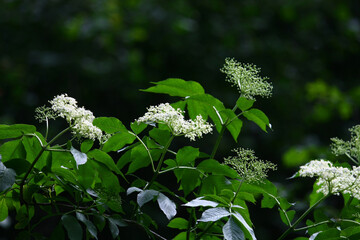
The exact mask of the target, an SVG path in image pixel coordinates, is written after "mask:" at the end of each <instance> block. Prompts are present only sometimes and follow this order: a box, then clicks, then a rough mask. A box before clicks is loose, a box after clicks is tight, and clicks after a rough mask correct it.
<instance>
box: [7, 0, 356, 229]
mask: <svg viewBox="0 0 360 240" xmlns="http://www.w3.org/2000/svg"><path fill="white" fill-rule="evenodd" d="M0 31H1V34H0V122H1V123H2V124H11V123H20V122H21V123H30V124H35V123H36V122H35V119H34V118H33V112H34V109H35V108H36V107H37V106H40V105H44V104H46V103H47V101H48V100H49V99H52V98H53V96H55V95H58V94H61V93H68V94H69V96H72V97H74V98H76V99H77V100H78V102H79V105H80V106H83V105H84V106H85V107H86V108H87V109H91V110H92V111H93V112H94V114H95V116H115V117H118V118H119V119H121V120H122V121H123V123H124V124H125V125H128V124H129V123H130V122H131V121H133V120H134V119H135V118H137V117H139V116H141V115H142V114H143V113H144V111H145V108H146V107H147V106H149V105H154V104H158V103H160V102H165V101H169V102H175V101H176V100H177V99H170V98H168V97H167V96H160V95H159V96H157V95H153V94H149V93H144V92H139V91H138V89H145V88H147V87H149V86H150V84H149V82H155V81H160V80H164V79H166V78H169V77H177V78H183V79H185V80H195V81H198V82H200V83H201V84H202V85H203V86H204V88H205V89H206V91H207V93H210V94H212V95H214V96H215V97H217V98H219V99H221V100H223V101H224V102H225V104H226V105H227V106H229V107H230V106H231V107H232V105H233V104H234V102H235V101H236V99H237V91H236V89H233V88H231V87H230V86H229V85H228V83H226V82H225V81H224V79H225V76H224V75H223V74H222V73H221V72H220V71H219V69H220V68H221V67H222V65H223V63H224V59H225V57H234V58H235V59H237V60H238V61H240V62H246V63H254V64H256V65H257V66H258V67H260V68H261V69H262V75H263V76H268V77H269V78H270V80H271V81H272V82H273V85H274V95H273V97H272V98H270V99H262V100H258V101H257V103H256V107H258V108H260V109H262V110H264V112H265V113H267V115H268V116H269V118H270V121H271V124H272V126H273V131H270V132H269V133H268V134H264V133H263V132H261V131H260V130H259V129H258V128H257V127H256V126H255V125H253V124H251V123H248V124H245V126H244V129H243V134H242V135H241V137H240V139H239V143H238V144H235V143H234V142H233V141H232V139H231V136H227V138H225V139H224V142H223V144H222V146H221V147H222V149H220V153H222V156H228V155H229V150H230V149H232V148H234V147H236V146H238V145H240V146H243V147H250V148H253V149H254V150H255V151H256V152H257V155H259V157H261V158H263V159H267V160H270V161H272V162H274V163H277V164H278V165H279V171H276V172H275V173H272V174H271V175H270V180H272V181H279V182H280V181H281V182H282V185H280V184H279V186H280V188H281V186H283V187H284V188H286V194H288V195H289V196H288V197H290V200H294V201H295V200H297V198H298V197H302V198H304V196H305V195H306V193H305V192H299V191H297V189H298V185H297V184H296V183H299V181H294V180H292V181H291V182H290V183H288V184H285V183H283V182H286V181H285V178H286V177H289V176H291V175H292V174H293V173H294V172H295V171H296V170H297V169H298V166H299V165H301V164H304V163H305V162H308V161H309V160H311V159H314V158H320V157H324V158H329V159H334V157H332V156H331V154H330V151H329V148H328V145H329V143H330V137H334V136H338V137H340V138H343V139H347V138H349V136H348V133H347V129H348V128H349V127H351V126H353V125H355V124H359V114H360V112H359V106H360V81H359V80H360V68H359V62H358V60H359V57H360V2H359V1H357V0H352V1H351V0H344V1H326V0H315V1H314V0H311V1H310V0H303V1H288V0H274V1H254V0H243V1H234V0H229V1H222V0H210V1H183V0H173V1H161V0H146V1H141V0H79V1H69V0H49V1H45V0H29V1H20V0H3V1H0ZM58 127H60V126H58ZM213 135H214V137H215V135H216V133H214V134H213ZM205 146H206V145H205ZM203 151H206V149H203ZM219 156H220V154H219ZM310 189H311V186H310V187H309V188H308V190H310ZM260 221H261V220H260ZM254 222H255V226H256V227H257V228H259V225H261V223H260V224H257V223H256V216H255V220H254Z"/></svg>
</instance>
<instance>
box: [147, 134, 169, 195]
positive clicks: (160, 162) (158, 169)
mask: <svg viewBox="0 0 360 240" xmlns="http://www.w3.org/2000/svg"><path fill="white" fill-rule="evenodd" d="M174 137H175V136H174V135H171V137H170V138H169V140H168V141H167V143H166V145H165V146H164V149H163V152H162V154H161V157H160V160H159V163H158V165H157V167H156V170H155V173H154V175H153V177H152V178H151V180H150V182H149V183H148V184H147V185H146V186H145V187H144V190H145V189H148V188H150V186H151V185H152V184H153V183H154V181H155V179H156V178H157V176H158V175H159V172H160V170H161V167H162V164H163V162H164V159H165V155H166V152H167V150H168V148H169V147H170V144H171V142H172V140H173V139H174Z"/></svg>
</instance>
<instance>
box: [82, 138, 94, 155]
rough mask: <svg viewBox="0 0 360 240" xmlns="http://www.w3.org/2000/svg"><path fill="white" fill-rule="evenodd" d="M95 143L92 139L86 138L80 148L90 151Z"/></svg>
mask: <svg viewBox="0 0 360 240" xmlns="http://www.w3.org/2000/svg"><path fill="white" fill-rule="evenodd" d="M93 145H94V141H93V140H91V139H85V140H84V141H83V142H82V143H81V146H80V150H81V151H82V152H83V153H87V152H88V151H90V149H91V148H92V146H93Z"/></svg>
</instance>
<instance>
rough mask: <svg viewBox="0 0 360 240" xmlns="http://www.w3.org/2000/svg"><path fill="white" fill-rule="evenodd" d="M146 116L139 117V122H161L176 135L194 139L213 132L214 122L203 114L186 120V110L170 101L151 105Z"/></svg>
mask: <svg viewBox="0 0 360 240" xmlns="http://www.w3.org/2000/svg"><path fill="white" fill-rule="evenodd" d="M147 110H148V111H147V112H146V113H145V115H144V116H142V117H140V118H138V119H137V120H136V122H138V123H146V124H151V123H161V124H165V125H167V126H168V127H169V129H170V131H171V132H172V134H173V135H175V136H181V135H184V136H185V137H187V138H189V139H190V140H192V141H195V137H199V138H200V137H202V135H203V134H207V133H210V132H212V124H210V123H208V122H206V121H205V120H204V119H203V118H202V116H201V115H198V116H196V118H195V119H194V120H191V119H190V120H185V118H184V115H183V114H184V111H182V110H181V109H179V108H178V109H175V108H173V107H172V106H171V105H170V104H169V103H161V104H160V105H158V106H150V107H149V108H148V109H147Z"/></svg>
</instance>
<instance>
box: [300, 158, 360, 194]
mask: <svg viewBox="0 0 360 240" xmlns="http://www.w3.org/2000/svg"><path fill="white" fill-rule="evenodd" d="M299 175H300V176H301V177H317V178H318V180H317V185H319V186H320V188H319V189H318V190H317V192H321V193H323V194H324V195H327V194H335V195H339V194H340V193H343V194H346V193H349V194H350V195H351V196H352V197H354V198H357V199H360V167H356V166H353V168H352V170H351V169H349V168H345V167H336V166H333V164H332V163H331V162H329V161H326V160H323V159H321V160H313V161H311V162H309V163H307V164H306V165H304V166H301V167H300V171H299Z"/></svg>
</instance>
